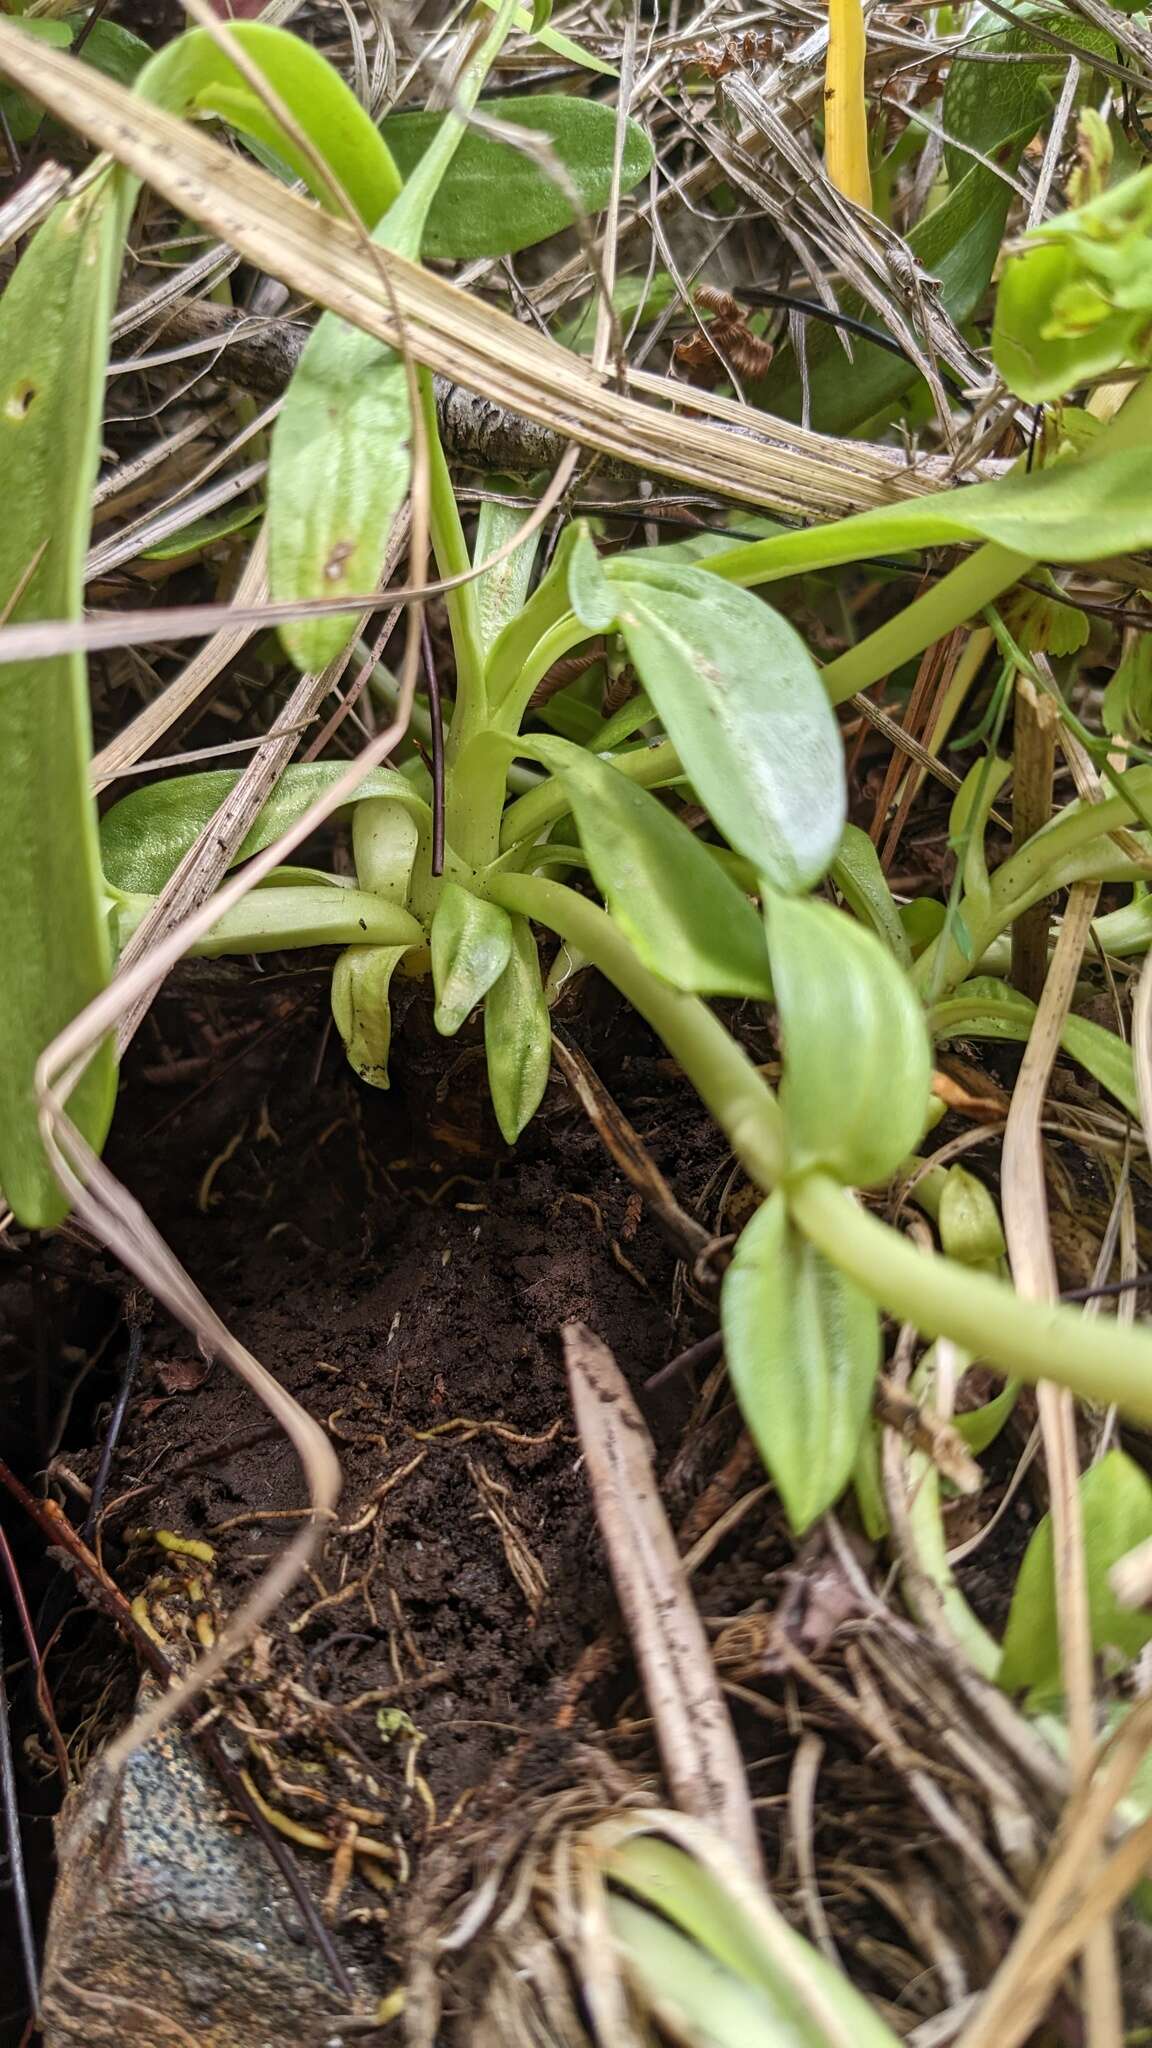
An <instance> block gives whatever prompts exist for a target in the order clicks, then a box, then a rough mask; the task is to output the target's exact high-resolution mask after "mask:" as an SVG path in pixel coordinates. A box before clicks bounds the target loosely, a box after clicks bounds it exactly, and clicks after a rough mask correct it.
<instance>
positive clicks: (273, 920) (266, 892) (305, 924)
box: [116, 883, 424, 960]
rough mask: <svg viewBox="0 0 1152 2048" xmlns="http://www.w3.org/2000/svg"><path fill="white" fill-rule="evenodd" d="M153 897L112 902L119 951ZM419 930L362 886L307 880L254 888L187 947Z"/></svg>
mask: <svg viewBox="0 0 1152 2048" xmlns="http://www.w3.org/2000/svg"><path fill="white" fill-rule="evenodd" d="M155 901H156V899H155V897H154V896H128V897H123V898H122V899H121V902H120V904H119V905H118V906H117V920H116V925H117V937H118V941H119V945H120V949H121V951H123V948H124V947H125V946H126V945H127V943H128V941H129V939H130V938H131V937H132V934H133V932H134V931H135V930H136V929H137V927H138V926H139V925H140V924H141V923H142V922H143V920H144V918H145V917H146V916H147V914H148V912H149V911H150V910H151V908H152V905H153V904H154V902H155ZM423 937H424V933H423V931H422V930H421V928H420V926H419V925H418V924H417V922H416V919H415V918H414V917H411V916H410V915H409V913H408V912H407V911H406V910H405V909H403V908H402V907H401V905H400V904H398V903H388V902H387V901H386V900H385V899H384V897H383V896H376V895H372V894H370V893H369V892H368V891H367V890H365V889H334V888H331V887H323V886H318V885H314V884H310V883H304V884H292V885H290V886H289V887H287V888H283V889H253V890H252V891H251V893H250V895H248V896H245V898H244V900H243V902H241V903H236V904H234V905H233V906H232V909H231V910H226V911H225V912H224V915H223V916H222V917H221V918H220V919H219V920H218V921H217V923H216V924H214V925H213V927H212V929H211V931H210V932H207V933H206V934H205V936H204V937H203V938H202V939H199V940H197V942H196V944H195V945H194V946H193V947H192V948H191V951H192V952H193V953H196V954H199V956H200V957H201V959H207V960H215V959H218V958H219V956H220V955H221V954H222V953H281V952H285V951H289V950H295V949H296V948H297V947H300V946H417V945H419V944H420V943H421V942H422V940H423Z"/></svg>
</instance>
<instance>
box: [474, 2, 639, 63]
mask: <svg viewBox="0 0 1152 2048" xmlns="http://www.w3.org/2000/svg"><path fill="white" fill-rule="evenodd" d="M481 5H482V6H484V7H494V6H495V5H496V0H481ZM512 19H513V21H514V22H515V24H516V27H517V28H522V29H525V30H526V31H527V32H528V33H529V34H530V35H531V36H532V37H533V39H534V41H536V42H538V43H539V44H540V45H541V47H542V48H543V49H545V50H551V52H552V54H553V56H554V57H562V58H563V59H564V61H565V62H566V63H568V64H579V65H580V66H581V68H582V69H583V70H585V71H599V72H601V73H602V74H603V76H604V77H605V78H615V77H616V75H617V74H616V71H615V69H614V67H613V66H612V65H611V64H607V63H605V61H604V59H603V57H595V56H593V54H592V52H591V50H586V49H585V48H584V46H583V44H582V43H574V42H573V41H572V39H571V37H570V36H565V35H561V33H560V31H559V29H556V28H551V27H549V26H547V25H546V26H545V27H543V28H541V27H539V26H538V25H537V22H536V17H535V11H534V10H533V12H531V13H530V12H529V10H528V8H527V7H518V8H517V9H516V11H515V13H514V14H513V16H512Z"/></svg>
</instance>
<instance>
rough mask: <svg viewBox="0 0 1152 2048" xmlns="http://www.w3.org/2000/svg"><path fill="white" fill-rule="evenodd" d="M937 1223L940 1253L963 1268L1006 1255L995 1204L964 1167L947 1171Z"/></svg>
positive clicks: (992, 1260)
mask: <svg viewBox="0 0 1152 2048" xmlns="http://www.w3.org/2000/svg"><path fill="white" fill-rule="evenodd" d="M937 1221H938V1223H939V1227H940V1243H941V1246H942V1247H943V1250H944V1251H945V1252H946V1253H947V1256H948V1257H949V1258H950V1259H959V1260H960V1262H961V1264H962V1265H965V1266H982V1265H987V1264H989V1263H990V1262H994V1261H995V1260H997V1259H1002V1258H1003V1257H1004V1255H1005V1253H1006V1251H1007V1246H1006V1244H1005V1242H1004V1232H1003V1230H1002V1229H1001V1227H1000V1216H999V1213H998V1211H997V1208H996V1204H995V1202H994V1201H993V1199H992V1197H991V1195H990V1194H989V1192H988V1189H987V1188H986V1187H985V1186H984V1183H983V1181H981V1180H977V1178H976V1176H975V1174H974V1173H968V1172H967V1171H966V1169H965V1168H964V1167H963V1166H953V1167H951V1168H950V1169H949V1171H948V1174H947V1177H946V1179H945V1182H944V1188H943V1192H942V1193H941V1196H940V1210H939V1215H938V1218H937Z"/></svg>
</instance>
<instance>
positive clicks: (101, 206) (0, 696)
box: [0, 177, 122, 1227]
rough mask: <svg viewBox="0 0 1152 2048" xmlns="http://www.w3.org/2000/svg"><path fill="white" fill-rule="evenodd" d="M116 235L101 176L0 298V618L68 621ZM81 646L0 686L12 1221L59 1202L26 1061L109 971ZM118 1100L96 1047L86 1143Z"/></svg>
mask: <svg viewBox="0 0 1152 2048" xmlns="http://www.w3.org/2000/svg"><path fill="white" fill-rule="evenodd" d="M121 232H122V219H121V212H120V198H119V190H118V187H117V184H116V182H115V181H114V180H112V179H110V178H108V177H104V178H101V179H98V180H97V181H96V182H95V183H94V184H90V185H89V187H88V189H87V190H86V191H85V192H83V193H82V194H80V195H79V196H78V197H76V198H74V199H71V200H68V201H67V202H65V203H64V204H63V205H61V206H58V207H57V208H56V209H55V211H54V212H53V213H52V214H51V215H50V216H49V218H48V220H47V221H46V222H45V224H44V226H43V227H42V228H41V229H40V230H39V232H38V233H37V234H36V235H35V237H34V238H33V240H32V241H31V242H30V243H29V245H28V248H27V250H26V251H25V253H24V255H23V256H22V258H21V260H20V262H19V263H18V265H17V267H16V269H15V271H14V272H13V274H12V277H11V279H10V281H9V283H8V286H7V289H6V291H5V293H4V296H3V299H2V300H0V467H2V470H3V476H4V485H5V491H6V493H7V496H8V511H7V513H6V515H5V518H4V520H3V522H2V523H0V612H2V613H3V616H4V618H5V620H6V622H8V623H12V624H16V623H19V622H23V621H28V620H33V619H79V618H80V617H81V614H82V611H83V604H84V557H85V553H86V550H87V546H88V536H89V519H90V496H91V491H92V486H93V484H94V483H95V480H96V470H97V464H98V461H99V453H100V425H101V420H102V418H103V409H104V374H105V344H106V336H107V332H108V322H109V319H110V317H111V310H112V304H113V297H114V292H115V279H116V269H117V256H118V251H119V246H120V236H121ZM90 754H91V729H90V723H89V709H88V684H87V673H86V668H85V663H84V660H83V657H82V656H80V655H56V656H53V657H51V658H49V659H48V660H45V661H29V662H21V663H14V664H12V665H10V666H9V667H8V668H7V669H6V670H5V671H4V688H3V690H2V691H0V755H2V758H3V762H4V774H5V790H4V800H3V803H2V804H0V877H2V882H0V945H2V949H3V956H4V963H5V965H4V974H3V977H2V979H0V1037H2V1039H3V1045H4V1056H3V1059H2V1060H0V1186H2V1187H3V1190H4V1193H5V1195H6V1197H7V1199H8V1201H9V1203H10V1204H11V1206H12V1209H13V1210H14V1211H15V1214H16V1216H17V1217H18V1218H19V1220H20V1221H21V1222H22V1223H25V1224H28V1225H33V1226H39V1227H44V1226H47V1225H49V1224H53V1223H58V1222H59V1221H60V1219H61V1218H62V1217H63V1216H64V1215H66V1213H67V1209H68V1204H67V1201H66V1200H65V1197H64V1195H63V1192H62V1190H61V1189H60V1187H59V1185H58V1183H57V1181H56V1178H55V1176H54V1174H53V1173H52V1171H51V1168H50V1167H49V1164H48V1160H47V1157H46V1155H45V1153H44V1150H43V1147H42V1145H41V1142H40V1135H39V1128H38V1121H37V1111H36V1102H35V1093H34V1087H33V1075H34V1071H35V1066H36V1062H37V1060H38V1058H39V1057H40V1054H41V1053H42V1052H43V1051H44V1050H45V1048H46V1047H47V1046H48V1045H49V1044H50V1043H51V1041H52V1040H53V1039H54V1038H55V1037H56V1036H57V1034H58V1033H59V1032H60V1031H62V1030H63V1028H64V1026H65V1025H66V1024H68V1023H70V1022H71V1020H72V1019H73V1017H75V1016H76V1014H77V1012H78V1011H80V1010H82V1009H83V1008H84V1006H85V1004H87V1003H89V1002H91V1001H92V999H93V998H94V997H95V996H96V995H98V994H99V992H100V990H101V989H102V988H103V987H104V985H105V983H106V982H107V980H108V976H109V973H110V971H111V944H110V938H109V933H108V925H107V918H106V913H105V909H104V899H103V889H102V885H101V879H100V863H99V855H98V849H97V838H96V810H95V805H94V803H93V800H92V792H91V784H90V780H89V769H88V764H89V758H90ZM115 1093H116V1070H115V1056H114V1051H113V1047H112V1043H111V1041H110V1040H108V1041H106V1042H105V1044H104V1045H103V1046H102V1047H101V1048H100V1050H99V1051H98V1053H97V1054H96V1057H95V1059H94V1061H93V1062H92V1064H91V1065H90V1066H89V1068H88V1070H87V1072H86V1073H85V1074H84V1076H83V1079H82V1080H81V1081H80V1083H79V1085H78V1086H77V1088H76V1089H75V1090H74V1092H73V1094H72V1096H71V1098H70V1100H69V1104H68V1110H69V1115H70V1116H71V1118H72V1120H73V1122H74V1123H76V1124H77V1125H78V1127H79V1129H80V1130H81V1131H82V1132H83V1134H84V1136H85V1137H86V1138H87V1140H88V1143H89V1144H90V1145H92V1146H93V1147H94V1148H95V1149H97V1150H99V1148H100V1146H101V1145H102V1143H103V1141H104V1137H105V1134H106V1132H107V1129H108V1124H109V1122H110V1120H111V1116H112V1108H113V1103H114V1101H115Z"/></svg>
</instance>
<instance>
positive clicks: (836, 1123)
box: [765, 895, 932, 1187]
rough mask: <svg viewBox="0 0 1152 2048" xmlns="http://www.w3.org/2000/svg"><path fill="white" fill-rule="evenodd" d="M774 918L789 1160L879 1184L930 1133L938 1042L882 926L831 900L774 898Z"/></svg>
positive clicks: (769, 906) (772, 951)
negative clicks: (881, 935)
mask: <svg viewBox="0 0 1152 2048" xmlns="http://www.w3.org/2000/svg"><path fill="white" fill-rule="evenodd" d="M765 915H766V919H767V925H768V957H769V960H770V961H771V965H772V979H773V982H774V984H775V988H776V1003H777V1008H778V1011H779V1016H780V1029H781V1036H782V1038H783V1045H784V1080H783V1084H782V1086H781V1091H780V1101H781V1106H782V1108H783V1110H784V1113H785V1116H786V1118H787V1122H788V1148H789V1159H790V1163H791V1165H792V1167H793V1168H794V1169H795V1170H798V1171H804V1170H807V1169H808V1168H809V1167H823V1168H825V1169H826V1170H827V1171H829V1172H831V1173H834V1174H835V1175H836V1176H837V1178H838V1179H839V1180H842V1181H845V1182H847V1183H849V1184H850V1185H853V1186H859V1187H871V1186H873V1185H875V1184H877V1183H879V1182H881V1181H885V1180H887V1179H888V1177H889V1175H890V1174H892V1173H893V1172H895V1169H896V1168H897V1166H898V1165H899V1164H900V1161H901V1160H902V1159H904V1158H905V1157H906V1156H907V1154H908V1153H909V1152H911V1151H912V1150H913V1149H914V1148H915V1146H916V1144H917V1142H918V1140H919V1139H920V1138H921V1136H922V1135H923V1131H924V1125H925V1121H926V1119H927V1114H928V1093H929V1088H930V1086H931V1081H932V1048H931V1041H930V1039H929V1036H928V1027H927V1024H926V1023H925V1020H924V1012H923V1010H922V1008H921V1006H920V999H919V997H918V996H917V994H916V991H915V989H914V988H913V986H912V984H911V982H910V981H909V979H908V977H907V975H906V974H905V973H904V970H903V968H901V967H900V965H899V964H898V962H897V961H896V960H895V959H894V958H893V957H892V954H891V953H890V952H888V951H887V949H886V947H885V946H884V945H883V944H882V943H881V941H880V940H879V939H878V938H877V937H876V936H875V933H873V932H870V931H868V930H866V929H865V927H864V926H863V925H860V924H857V923H856V920H855V919H854V918H851V917H848V916H846V915H845V914H844V912H843V911H839V910H833V908H832V906H831V904H828V903H820V902H812V901H810V900H804V899H802V898H792V897H786V896H775V895H774V896H772V897H770V898H769V899H767V900H766V903H765Z"/></svg>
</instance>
